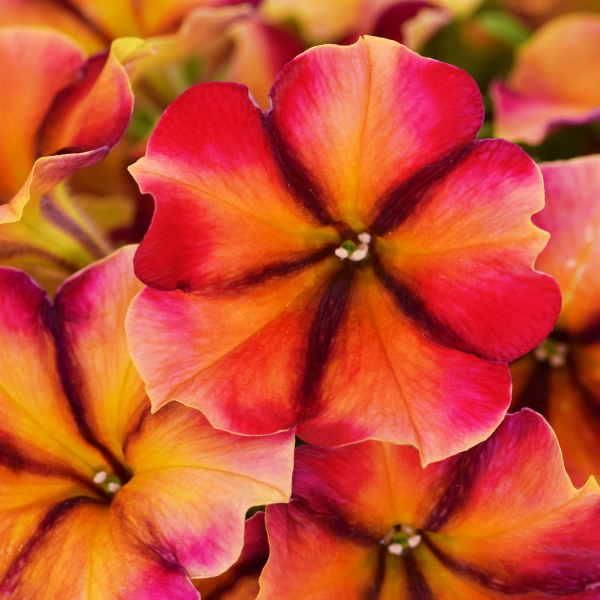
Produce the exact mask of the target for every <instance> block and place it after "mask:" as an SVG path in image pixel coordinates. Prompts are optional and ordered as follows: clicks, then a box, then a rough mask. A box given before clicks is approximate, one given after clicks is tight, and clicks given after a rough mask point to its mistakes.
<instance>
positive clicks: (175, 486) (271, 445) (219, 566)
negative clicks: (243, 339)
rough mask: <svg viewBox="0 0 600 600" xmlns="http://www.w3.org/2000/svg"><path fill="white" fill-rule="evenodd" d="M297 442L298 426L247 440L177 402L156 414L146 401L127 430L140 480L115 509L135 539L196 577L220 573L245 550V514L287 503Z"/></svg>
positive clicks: (128, 487) (120, 497) (129, 458)
mask: <svg viewBox="0 0 600 600" xmlns="http://www.w3.org/2000/svg"><path fill="white" fill-rule="evenodd" d="M293 447H294V432H293V431H288V432H284V433H279V434H276V435H274V436H264V437H246V436H244V437H242V436H237V435H234V434H231V433H227V432H224V431H219V430H216V429H214V428H213V427H212V426H211V425H210V424H209V423H208V421H207V420H206V417H204V416H203V415H202V413H200V412H199V411H197V410H195V409H192V408H189V407H186V406H182V405H181V404H180V403H178V402H172V403H170V404H169V405H168V406H166V407H164V408H162V409H161V410H160V411H158V412H157V413H154V414H152V413H151V412H150V407H149V406H148V410H146V411H145V412H144V413H142V415H141V416H140V417H139V419H138V421H137V422H136V423H135V424H134V425H133V426H132V427H130V428H129V430H128V432H127V434H126V439H125V454H126V457H127V461H128V464H130V465H131V467H132V469H133V472H134V477H133V479H132V480H131V481H130V482H129V483H128V484H127V485H126V486H124V487H123V488H122V489H121V490H120V491H119V492H118V494H117V496H116V497H115V501H114V502H117V504H116V505H115V506H114V510H115V513H116V514H117V515H119V518H121V519H122V520H123V522H124V524H125V527H127V529H128V531H129V536H130V537H131V538H132V539H137V540H138V542H139V543H141V544H143V545H146V546H149V547H151V548H153V549H154V550H155V552H157V553H158V554H159V555H160V556H163V557H164V558H165V560H166V559H167V558H168V557H170V560H176V561H177V562H178V563H179V564H180V565H182V566H183V567H184V568H185V569H186V571H187V572H188V573H189V575H190V576H191V577H213V576H216V575H219V574H221V573H223V572H224V571H225V570H226V569H227V568H228V567H229V566H230V565H231V564H232V563H233V562H234V561H235V560H236V558H237V557H238V556H239V554H240V551H241V549H242V545H243V535H244V531H243V529H244V525H243V522H244V514H245V513H246V511H247V510H248V509H249V508H250V507H252V506H258V505H263V504H272V503H274V502H286V501H287V500H288V498H289V494H290V491H291V490H290V479H291V473H292V467H293ZM175 557H176V559H175Z"/></svg>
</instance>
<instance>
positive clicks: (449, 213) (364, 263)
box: [128, 37, 560, 463]
mask: <svg viewBox="0 0 600 600" xmlns="http://www.w3.org/2000/svg"><path fill="white" fill-rule="evenodd" d="M271 98H272V101H273V105H274V108H273V109H272V110H271V111H268V112H264V111H262V110H260V109H259V108H258V107H256V106H255V104H253V103H252V102H251V100H250V98H249V97H248V92H247V90H246V88H243V87H241V86H237V85H234V84H225V83H212V84H201V85H198V86H196V87H194V88H192V89H190V90H189V91H188V92H186V93H185V94H183V95H182V96H181V97H180V98H179V99H178V100H177V101H176V102H175V103H173V104H172V105H171V106H170V107H169V109H167V111H166V112H165V114H164V116H163V118H162V120H161V121H160V123H159V125H158V126H157V128H156V130H155V132H154V134H153V135H152V137H151V139H150V142H149V145H148V152H147V156H146V157H145V158H143V159H142V160H141V161H139V162H138V163H136V165H134V166H133V167H132V168H131V170H132V172H133V174H134V177H135V178H136V179H137V181H138V182H139V183H140V186H141V189H142V191H143V192H145V193H151V194H152V195H153V196H154V198H155V200H156V203H157V211H156V214H155V217H154V220H153V222H152V225H151V227H150V230H149V233H148V234H147V236H146V237H145V239H144V241H143V242H142V244H141V246H140V248H139V250H138V253H137V255H136V273H137V274H138V277H140V279H142V280H143V281H144V282H145V283H147V284H148V285H150V286H152V287H153V288H155V289H146V290H144V292H142V294H141V295H140V296H138V297H137V298H136V300H134V302H133V304H132V310H131V312H130V315H129V320H128V328H129V336H130V343H131V349H132V355H133V358H134V361H135V362H136V364H137V366H138V369H139V370H140V373H141V375H142V377H143V378H144V380H145V381H146V384H147V389H148V393H149V396H150V398H151V401H152V403H153V406H154V407H155V408H158V407H160V406H163V405H165V404H166V403H168V402H170V401H171V400H175V399H176V400H180V401H182V402H183V403H184V404H186V405H188V406H194V407H196V408H199V409H200V410H202V411H203V412H204V413H205V414H206V415H207V416H208V418H209V419H210V421H211V423H212V424H213V425H215V426H216V427H219V428H223V429H226V430H228V431H235V432H239V433H245V434H267V433H273V432H275V431H280V430H283V429H287V428H289V427H291V426H293V425H294V424H298V427H299V435H300V437H301V438H302V439H304V440H305V441H309V442H312V443H316V444H322V445H340V444H346V443H351V442H356V441H359V440H362V439H366V438H378V439H385V440H390V441H394V442H397V443H405V444H414V445H415V446H417V447H418V448H419V449H420V450H421V452H422V456H423V460H424V462H425V463H429V462H431V461H434V460H440V459H442V458H445V457H446V456H448V455H450V454H454V453H456V452H459V451H461V450H464V449H466V448H469V447H471V446H473V445H474V444H476V443H478V442H479V441H481V440H483V439H485V438H486V437H488V436H489V434H490V433H491V431H493V429H494V428H495V427H496V426H497V425H498V424H499V423H500V421H501V420H502V417H503V415H504V412H505V410H506V409H507V408H508V404H509V401H510V378H509V371H508V367H507V365H506V364H505V362H507V361H508V360H512V359H513V358H514V357H516V356H518V355H521V354H523V353H524V352H526V351H528V350H529V349H531V348H533V347H534V346H535V345H537V344H538V343H539V342H540V341H542V339H544V337H545V336H546V335H547V334H548V332H549V331H550V330H551V329H552V326H553V325H554V322H555V320H556V317H557V315H558V312H559V309H560V296H559V293H558V288H557V286H556V283H555V282H554V281H553V280H552V278H550V277H548V276H547V275H543V274H540V273H537V272H535V271H534V270H533V268H532V266H533V262H534V260H535V257H536V256H537V254H538V252H539V251H540V250H541V249H542V247H543V246H544V245H545V242H546V238H547V234H545V233H544V232H542V231H541V230H539V229H537V228H536V227H534V226H533V225H532V223H531V218H530V217H531V214H532V213H534V212H536V211H538V210H540V209H541V208H542V206H543V188H542V179H541V175H540V173H539V170H538V168H537V167H536V165H535V164H534V163H533V161H532V160H531V159H530V158H529V157H528V156H527V155H526V154H525V153H524V152H523V151H522V150H521V149H520V148H518V147H517V146H514V145H513V144H510V143H508V142H505V141H503V140H484V141H480V142H476V141H475V138H476V135H477V131H478V130H479V127H480V126H481V121H482V117H483V110H482V105H481V96H480V94H479V90H478V89H477V86H476V85H475V83H474V82H473V80H472V79H471V78H470V77H469V76H468V75H467V74H466V73H464V72H463V71H460V70H459V69H456V68H455V67H452V66H450V65H446V64H443V63H438V62H436V61H432V60H429V59H425V58H422V57H420V56H418V55H416V54H414V53H413V52H411V51H409V50H407V49H406V48H405V47H403V46H400V45H399V44H397V43H395V42H391V41H389V40H383V39H379V38H372V37H365V38H364V39H362V38H361V40H360V41H359V42H358V43H357V44H355V45H354V46H350V47H340V46H321V47H318V48H315V49H312V50H309V51H308V52H306V53H304V54H303V55H301V56H300V57H298V58H297V59H294V60H293V61H292V62H290V63H288V65H287V66H286V67H285V68H284V70H283V71H282V72H281V74H280V75H279V77H278V79H277V82H276V83H275V86H274V88H273V92H272V94H271ZM198 115H201V118H200V117H199V116H198Z"/></svg>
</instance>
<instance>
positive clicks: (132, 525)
mask: <svg viewBox="0 0 600 600" xmlns="http://www.w3.org/2000/svg"><path fill="white" fill-rule="evenodd" d="M133 253H134V248H133V247H126V248H124V249H122V250H120V251H119V252H117V253H116V254H114V255H112V256H110V257H109V258H107V259H104V260H102V261H100V262H98V263H95V264H94V265H93V266H91V267H88V268H87V269H84V270H83V271H81V272H79V273H78V274H76V275H74V276H73V277H72V278H70V279H68V280H67V281H66V282H65V283H64V284H63V286H62V287H61V288H60V290H59V291H58V293H57V295H56V299H55V301H54V304H52V303H51V302H50V301H49V299H48V297H47V296H46V295H45V293H44V291H43V290H42V289H40V288H39V287H38V286H37V285H36V284H35V283H34V282H33V281H32V280H31V279H30V278H29V277H28V276H27V275H26V274H24V273H22V272H20V271H17V270H13V269H7V268H2V269H0V322H1V323H0V414H2V419H1V422H0V598H3V599H4V598H7V599H8V598H11V599H16V598H19V599H21V600H25V599H33V598H35V599H36V600H59V599H60V600H71V599H73V600H75V599H80V598H86V599H88V600H96V599H97V600H107V599H108V598H110V599H111V600H121V599H122V600H125V599H127V600H129V599H131V598H138V597H139V598H170V599H177V600H184V599H185V600H187V599H190V600H192V599H198V598H199V595H198V592H197V591H196V590H195V589H194V588H193V586H192V585H191V583H190V580H189V578H190V577H212V576H216V575H218V574H220V573H222V572H223V571H225V570H226V569H227V568H228V567H229V566H231V564H232V563H234V562H235V560H236V559H237V557H238V556H239V554H240V551H241V550H242V544H243V537H244V515H245V513H246V511H247V510H248V508H250V507H251V506H253V505H262V504H265V503H266V504H269V503H272V502H285V501H286V500H287V498H288V496H289V485H290V480H291V471H292V461H293V445H294V439H293V435H292V434H291V433H283V434H277V435H275V436H272V437H262V438H251V437H241V436H235V435H232V434H230V433H226V432H223V431H218V430H216V429H214V428H212V427H211V426H210V425H209V423H208V422H207V420H206V418H205V417H203V416H202V414H201V413H200V412H199V411H197V410H194V409H191V408H187V407H185V406H182V405H181V404H178V403H172V404H171V405H169V406H168V407H165V409H164V410H161V411H160V412H158V413H156V414H151V410H150V403H149V402H148V398H147V396H146V394H145V391H144V385H143V382H142V380H141V379H140V378H139V376H138V374H137V372H136V370H135V368H134V367H133V365H132V363H131V359H130V357H129V353H128V349H127V341H126V338H125V330H124V319H125V313H126V311H127V307H128V305H129V302H130V301H131V298H133V296H134V295H135V294H136V293H138V292H139V291H140V289H141V288H142V285H141V284H140V283H139V281H138V280H137V279H136V278H135V276H134V275H133V266H132V259H133Z"/></svg>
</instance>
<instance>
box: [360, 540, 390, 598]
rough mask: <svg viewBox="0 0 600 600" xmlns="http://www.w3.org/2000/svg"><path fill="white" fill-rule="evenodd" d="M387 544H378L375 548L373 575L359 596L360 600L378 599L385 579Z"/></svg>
mask: <svg viewBox="0 0 600 600" xmlns="http://www.w3.org/2000/svg"><path fill="white" fill-rule="evenodd" d="M387 553H388V552H387V546H386V545H385V544H379V548H378V549H377V566H376V567H375V577H374V578H373V581H370V582H369V586H368V587H367V589H366V591H365V593H364V594H363V595H362V596H361V598H362V600H379V597H380V596H381V590H382V589H383V580H384V579H385V558H386V555H387Z"/></svg>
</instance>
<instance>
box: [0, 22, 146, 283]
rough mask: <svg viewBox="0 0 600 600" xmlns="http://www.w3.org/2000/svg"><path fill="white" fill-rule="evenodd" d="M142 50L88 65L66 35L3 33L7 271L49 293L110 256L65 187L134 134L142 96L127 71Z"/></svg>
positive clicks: (1, 228)
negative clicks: (17, 271)
mask: <svg viewBox="0 0 600 600" xmlns="http://www.w3.org/2000/svg"><path fill="white" fill-rule="evenodd" d="M138 44H141V42H139V41H138V40H121V41H119V42H115V44H113V46H112V49H111V51H110V52H109V53H101V54H96V55H94V56H92V57H90V58H89V59H86V57H85V55H84V53H83V51H82V50H81V48H80V47H79V46H77V45H75V44H74V43H73V42H72V41H70V40H69V39H68V38H66V37H64V36H62V35H59V34H58V33H56V32H52V31H49V30H41V29H33V28H17V27H15V28H10V27H9V28H4V29H1V30H0V62H1V64H2V69H1V70H0V88H1V89H2V94H1V96H0V129H1V131H2V135H1V136H0V263H1V264H4V265H12V266H18V267H19V268H23V269H25V270H26V271H28V272H29V273H31V274H34V275H36V276H38V277H39V278H40V280H41V282H42V283H43V284H44V285H46V286H47V287H48V288H49V289H55V288H56V286H57V285H58V283H60V281H62V280H63V279H64V278H65V277H66V276H67V275H69V274H70V273H72V272H73V271H75V270H77V269H79V268H81V267H83V266H85V265H87V264H89V263H90V262H92V261H93V260H96V259H98V258H101V257H102V256H105V255H106V254H107V253H108V252H109V251H110V248H109V246H107V245H106V243H105V242H104V240H103V238H102V236H101V235H100V234H99V233H98V232H97V231H96V230H95V229H94V228H93V227H92V226H91V225H90V224H89V223H88V222H87V221H86V219H85V218H84V217H83V216H82V215H81V214H80V213H79V212H78V211H77V210H76V209H75V207H74V206H73V204H72V203H71V202H70V200H69V198H68V197H67V194H66V193H65V190H64V188H63V187H61V186H60V185H59V184H60V183H61V182H62V181H63V180H64V179H65V178H67V177H68V176H69V175H71V174H72V173H74V172H75V171H76V170H78V169H80V168H82V167H85V166H89V165H92V164H94V163H97V162H98V161H99V160H101V159H102V158H104V157H105V156H106V155H107V154H108V152H109V151H110V149H111V148H112V147H113V146H114V145H115V144H116V143H117V142H118V141H119V140H120V139H121V136H122V135H123V133H124V132H125V129H126V128H127V125H128V123H129V119H130V117H131V112H132V106H133V95H132V92H131V87H130V85H129V80H128V78H127V74H126V72H125V69H124V67H123V64H122V63H123V61H124V60H126V59H127V56H128V55H129V53H130V52H132V51H135V50H136V49H137V47H138ZM57 186H58V187H57Z"/></svg>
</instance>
